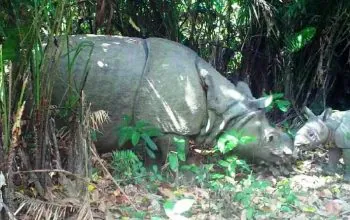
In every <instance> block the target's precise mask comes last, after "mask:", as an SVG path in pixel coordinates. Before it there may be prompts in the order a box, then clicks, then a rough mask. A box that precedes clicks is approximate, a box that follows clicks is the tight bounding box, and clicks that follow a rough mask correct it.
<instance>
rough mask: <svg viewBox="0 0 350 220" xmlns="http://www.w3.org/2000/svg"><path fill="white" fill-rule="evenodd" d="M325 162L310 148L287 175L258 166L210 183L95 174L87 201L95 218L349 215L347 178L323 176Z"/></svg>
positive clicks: (237, 217)
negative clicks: (123, 181) (129, 180)
mask: <svg viewBox="0 0 350 220" xmlns="http://www.w3.org/2000/svg"><path fill="white" fill-rule="evenodd" d="M325 162H326V161H325V154H322V153H314V154H313V155H312V157H311V158H309V159H307V160H304V161H298V162H297V163H296V165H294V167H293V170H294V171H293V172H292V173H291V174H290V175H289V176H288V177H274V176H273V175H271V172H269V171H268V170H267V169H265V170H264V169H260V171H258V172H254V176H255V178H253V177H252V176H250V175H244V177H245V178H243V179H242V178H239V175H237V176H236V178H235V179H230V178H225V184H222V185H220V183H219V182H212V183H216V187H215V186H214V187H213V186H212V187H205V186H204V185H205V183H206V182H205V180H204V179H202V182H201V181H198V180H199V179H198V178H197V181H195V180H194V179H193V178H192V180H191V181H186V178H183V177H185V176H186V175H184V174H182V173H181V172H180V173H179V174H178V175H177V178H175V181H173V182H169V181H159V180H154V179H153V180H144V181H143V180H142V181H141V182H140V183H137V184H136V183H133V184H128V185H124V186H121V188H118V187H116V186H115V183H113V181H112V180H111V179H110V178H104V177H100V179H99V180H98V181H96V186H95V187H94V188H93V189H92V190H91V191H90V195H91V205H92V207H93V213H94V215H95V216H96V218H97V219H99V218H100V219H154V220H156V219H176V220H177V219H180V220H181V219H294V220H296V219H350V184H347V183H345V182H343V181H342V175H335V176H323V175H322V166H324V164H325ZM340 166H341V165H340ZM339 169H340V170H341V167H339ZM187 179H188V178H187ZM237 179H241V180H240V181H238V180H237ZM221 183H222V182H221ZM214 185H215V184H214ZM219 185H220V186H219Z"/></svg>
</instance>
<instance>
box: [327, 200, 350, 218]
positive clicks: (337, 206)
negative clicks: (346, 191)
mask: <svg viewBox="0 0 350 220" xmlns="http://www.w3.org/2000/svg"><path fill="white" fill-rule="evenodd" d="M345 205H346V202H345V201H342V200H339V199H335V200H330V201H328V202H327V203H326V205H325V209H326V211H327V212H328V213H329V214H333V215H336V216H339V214H340V212H341V211H342V210H343V209H344V206H345Z"/></svg>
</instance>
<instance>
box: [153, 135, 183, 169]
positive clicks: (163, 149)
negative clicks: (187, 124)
mask: <svg viewBox="0 0 350 220" xmlns="http://www.w3.org/2000/svg"><path fill="white" fill-rule="evenodd" d="M155 143H156V144H157V146H158V148H159V149H160V153H161V156H160V159H161V163H162V164H164V163H165V162H166V160H167V157H168V154H169V152H171V151H173V152H177V146H179V145H182V146H184V148H185V154H186V155H187V153H188V143H189V140H188V138H187V137H185V136H181V135H175V134H165V135H163V136H161V137H158V138H157V139H156V140H155Z"/></svg>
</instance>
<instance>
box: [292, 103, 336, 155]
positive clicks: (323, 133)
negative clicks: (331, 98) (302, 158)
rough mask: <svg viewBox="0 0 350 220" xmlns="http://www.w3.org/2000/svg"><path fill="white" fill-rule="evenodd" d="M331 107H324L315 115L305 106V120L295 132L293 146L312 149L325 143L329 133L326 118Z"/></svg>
mask: <svg viewBox="0 0 350 220" xmlns="http://www.w3.org/2000/svg"><path fill="white" fill-rule="evenodd" d="M331 112H332V109H330V108H329V109H326V110H325V111H324V112H323V113H322V114H321V115H319V116H316V115H315V114H314V113H313V112H312V111H311V110H310V109H308V108H307V107H305V109H304V113H305V116H306V117H307V118H308V120H307V122H306V123H305V124H304V126H303V127H301V128H300V129H299V130H298V132H297V133H296V136H295V140H294V147H296V148H300V149H303V150H312V149H315V148H317V147H319V146H320V145H322V144H324V143H326V141H327V140H328V138H329V135H330V129H329V127H328V126H327V124H326V120H327V119H328V117H329V116H330V114H331Z"/></svg>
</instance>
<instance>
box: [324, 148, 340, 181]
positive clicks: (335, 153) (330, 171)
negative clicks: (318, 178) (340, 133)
mask: <svg viewBox="0 0 350 220" xmlns="http://www.w3.org/2000/svg"><path fill="white" fill-rule="evenodd" d="M341 152H342V150H341V149H340V148H337V147H334V148H331V149H329V152H328V165H327V167H325V169H324V170H323V171H324V173H325V174H326V175H330V176H332V175H334V174H335V173H336V172H337V164H338V161H339V159H340V156H341Z"/></svg>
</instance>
